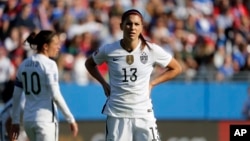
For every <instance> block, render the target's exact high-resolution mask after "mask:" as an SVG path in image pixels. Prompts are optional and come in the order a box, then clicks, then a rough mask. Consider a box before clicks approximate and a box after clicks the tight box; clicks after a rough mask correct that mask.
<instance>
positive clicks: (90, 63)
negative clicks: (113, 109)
mask: <svg viewBox="0 0 250 141" xmlns="http://www.w3.org/2000/svg"><path fill="white" fill-rule="evenodd" d="M85 67H86V69H87V70H88V72H89V73H90V74H91V76H93V77H94V78H95V79H96V80H97V81H98V82H100V83H101V85H102V86H103V89H104V92H105V95H106V96H109V95H110V86H109V84H108V83H107V82H106V81H105V79H104V78H103V76H102V75H101V74H100V72H99V70H98V69H97V66H96V63H95V62H94V60H93V58H92V57H89V58H88V59H87V60H86V62H85Z"/></svg>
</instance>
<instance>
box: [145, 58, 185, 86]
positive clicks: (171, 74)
mask: <svg viewBox="0 0 250 141" xmlns="http://www.w3.org/2000/svg"><path fill="white" fill-rule="evenodd" d="M166 68H167V70H166V71H165V72H164V73H163V74H161V75H159V76H157V77H156V78H155V79H153V80H152V81H151V82H150V85H151V86H150V87H154V86H156V85H158V84H160V83H163V82H166V81H168V80H171V79H173V78H175V77H176V76H177V75H179V74H180V73H181V72H182V67H181V65H180V64H179V62H178V61H177V60H176V59H175V58H172V60H171V61H170V63H169V64H168V66H167V67H166Z"/></svg>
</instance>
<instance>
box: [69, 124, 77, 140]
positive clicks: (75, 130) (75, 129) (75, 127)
mask: <svg viewBox="0 0 250 141" xmlns="http://www.w3.org/2000/svg"><path fill="white" fill-rule="evenodd" d="M70 130H71V132H72V134H73V137H76V136H77V134H78V125H77V123H76V122H73V123H70Z"/></svg>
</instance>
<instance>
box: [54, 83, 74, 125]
mask: <svg viewBox="0 0 250 141" xmlns="http://www.w3.org/2000/svg"><path fill="white" fill-rule="evenodd" d="M51 90H52V94H53V100H54V101H55V103H56V105H57V106H58V107H59V109H60V110H61V111H62V113H63V115H64V117H65V119H66V121H67V122H69V123H73V122H75V119H74V117H73V115H72V113H71V112H70V109H69V107H68V106H67V104H66V102H65V100H64V98H63V96H62V94H61V92H60V88H59V85H51Z"/></svg>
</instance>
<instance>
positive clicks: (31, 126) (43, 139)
mask: <svg viewBox="0 0 250 141" xmlns="http://www.w3.org/2000/svg"><path fill="white" fill-rule="evenodd" d="M24 129H25V132H26V134H27V136H28V138H29V140H30V141H58V123H56V122H24Z"/></svg>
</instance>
